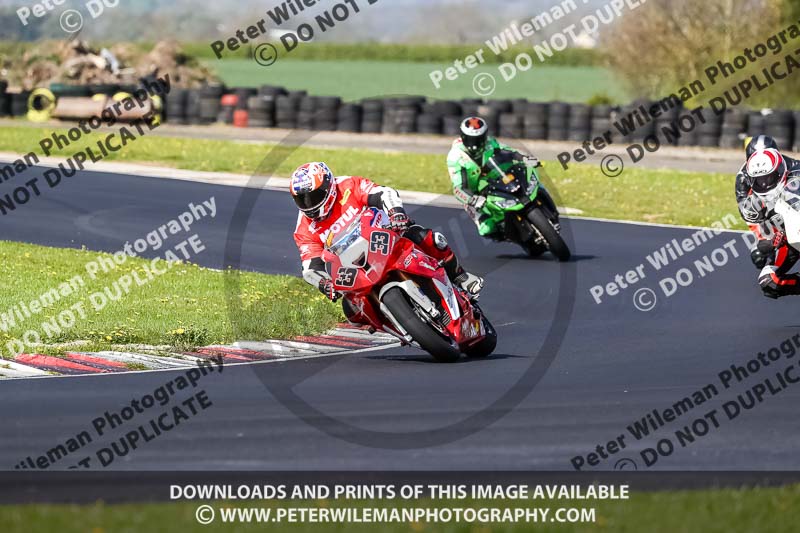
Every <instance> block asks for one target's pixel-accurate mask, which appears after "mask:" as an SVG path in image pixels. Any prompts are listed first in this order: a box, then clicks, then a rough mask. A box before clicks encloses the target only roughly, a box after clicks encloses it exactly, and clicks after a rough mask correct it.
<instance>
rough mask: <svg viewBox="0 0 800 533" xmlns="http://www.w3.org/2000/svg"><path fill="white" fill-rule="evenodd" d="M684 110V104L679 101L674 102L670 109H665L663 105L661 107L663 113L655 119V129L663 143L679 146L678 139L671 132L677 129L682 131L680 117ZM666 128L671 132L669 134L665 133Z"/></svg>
mask: <svg viewBox="0 0 800 533" xmlns="http://www.w3.org/2000/svg"><path fill="white" fill-rule="evenodd" d="M683 111H684V109H683V104H680V105H678V104H677V103H674V105H672V106H671V107H669V108H668V109H664V108H663V107H662V108H661V114H660V115H658V116H657V117H656V120H655V129H654V131H655V134H656V135H657V136H658V139H659V141H660V142H661V144H662V145H664V146H669V145H673V146H677V144H678V139H677V138H676V137H674V136H672V134H671V132H672V131H675V130H678V131H680V128H679V125H678V119H679V118H680V116H681V113H682V112H683ZM665 129H666V130H667V131H668V132H670V134H669V135H667V134H666V133H664V130H665Z"/></svg>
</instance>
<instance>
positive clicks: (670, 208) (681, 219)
mask: <svg viewBox="0 0 800 533" xmlns="http://www.w3.org/2000/svg"><path fill="white" fill-rule="evenodd" d="M51 133H52V130H48V129H44V128H30V127H25V126H10V127H0V151H9V152H16V153H27V152H29V151H31V150H33V151H34V152H35V153H37V154H38V155H40V156H41V155H43V154H42V153H41V150H40V149H39V140H40V139H42V138H43V137H46V136H49V135H50V134H51ZM99 138H100V137H99V135H98V134H92V135H87V136H85V137H84V138H83V139H81V141H80V143H78V144H73V145H72V146H70V147H68V148H66V149H64V150H61V151H59V152H56V153H54V154H53V155H56V156H61V157H67V156H69V155H71V154H73V153H75V152H76V151H78V150H79V149H80V147H81V146H85V145H91V144H92V143H94V142H96V141H97V140H98V139H99ZM272 147H274V145H271V144H266V143H265V144H252V143H242V142H236V141H218V140H202V139H186V138H182V139H178V138H164V137H155V136H149V137H148V136H145V137H142V138H139V139H138V140H137V141H136V142H134V143H131V144H129V145H128V146H126V147H125V149H124V150H120V151H118V152H116V153H113V154H111V156H110V157H109V158H108V159H109V160H116V161H130V162H145V163H154V164H160V165H164V166H170V167H175V168H182V169H189V170H205V171H218V172H235V173H240V174H245V175H249V174H252V173H253V172H254V171H255V169H256V168H257V167H258V165H259V163H260V162H261V161H262V160H263V159H264V157H265V155H266V154H267V153H268V151H269V150H270V148H272ZM287 153H288V157H287V159H286V161H285V162H284V163H283V164H281V165H280V167H279V168H278V169H277V175H279V176H289V175H290V174H291V172H292V171H293V170H294V169H295V168H296V167H297V166H299V165H300V164H302V163H305V162H308V161H319V160H323V161H326V162H327V163H328V164H329V165H330V166H331V167H332V168H333V169H334V171H335V172H338V173H340V174H352V175H363V176H368V177H370V178H372V179H373V180H375V181H377V182H379V183H382V184H385V185H389V186H392V187H397V188H399V189H406V190H417V191H426V192H433V193H439V194H450V193H451V189H450V180H449V178H448V175H447V169H446V166H445V154H442V155H435V154H434V155H431V154H412V153H396V152H384V151H376V150H358V149H319V148H308V147H299V148H296V149H295V148H287ZM545 163H546V168H547V177H548V179H547V180H546V183H547V184H548V186H549V188H550V189H551V192H554V193H555V194H556V196H557V197H558V201H559V204H560V205H562V206H569V207H574V208H577V209H580V210H582V211H583V212H584V215H585V216H592V217H602V218H610V219H618V220H636V221H643V222H658V223H664V224H681V225H690V226H709V225H710V224H711V223H713V222H715V221H718V220H722V219H723V217H725V216H726V215H731V214H733V215H735V216H736V218H737V219H738V211H737V208H736V203H735V199H734V195H733V175H732V174H731V175H726V174H715V173H704V172H686V171H676V170H653V169H644V168H635V167H633V166H631V165H628V167H627V169H626V170H625V172H624V173H623V174H622V175H621V176H619V177H617V178H608V177H606V176H605V175H604V174H603V173H602V172H601V171H600V169H599V168H598V166H596V165H580V164H577V165H574V166H572V167H570V170H569V171H564V170H562V169H561V166H560V165H559V164H558V163H557V162H555V161H551V162H545ZM89 168H91V167H89ZM8 183H13V182H8ZM6 192H8V190H6V191H3V190H2V189H0V194H5V193H6ZM738 227H739V228H740V229H746V227H745V225H744V224H743V223H742V224H740V226H738Z"/></svg>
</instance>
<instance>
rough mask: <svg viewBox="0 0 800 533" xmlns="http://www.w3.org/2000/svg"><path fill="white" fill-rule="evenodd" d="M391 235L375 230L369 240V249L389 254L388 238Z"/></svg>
mask: <svg viewBox="0 0 800 533" xmlns="http://www.w3.org/2000/svg"><path fill="white" fill-rule="evenodd" d="M390 238H391V237H390V236H389V234H388V233H386V232H385V231H376V232H374V233H373V234H372V238H370V240H369V251H370V252H371V253H379V254H381V255H389V239H390Z"/></svg>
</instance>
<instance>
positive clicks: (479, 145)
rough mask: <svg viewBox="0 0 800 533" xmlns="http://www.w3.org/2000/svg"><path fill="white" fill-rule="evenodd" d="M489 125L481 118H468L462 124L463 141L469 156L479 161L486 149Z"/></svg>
mask: <svg viewBox="0 0 800 533" xmlns="http://www.w3.org/2000/svg"><path fill="white" fill-rule="evenodd" d="M488 138H489V125H488V124H486V121H485V120H483V119H482V118H480V117H468V118H465V119H464V121H463V122H461V141H462V142H463V143H464V149H466V151H467V154H469V156H470V157H471V158H472V159H474V160H476V161H478V160H479V157H480V156H482V155H483V151H484V150H485V149H486V141H487V140H488Z"/></svg>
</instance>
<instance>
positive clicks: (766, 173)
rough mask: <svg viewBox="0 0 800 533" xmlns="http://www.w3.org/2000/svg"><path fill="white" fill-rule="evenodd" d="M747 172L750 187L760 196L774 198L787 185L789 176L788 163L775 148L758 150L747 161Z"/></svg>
mask: <svg viewBox="0 0 800 533" xmlns="http://www.w3.org/2000/svg"><path fill="white" fill-rule="evenodd" d="M746 172H747V175H748V176H749V177H750V187H751V188H752V189H753V193H755V194H756V195H758V196H772V194H773V193H774V192H775V191H779V190H780V188H781V187H783V186H784V185H785V184H786V178H787V176H788V175H789V171H788V167H787V165H786V161H785V160H784V159H783V156H782V155H781V153H780V152H779V151H777V150H775V149H774V148H767V149H766V150H757V151H756V152H755V153H754V154H753V155H752V156H750V159H748V160H747V168H746Z"/></svg>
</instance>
